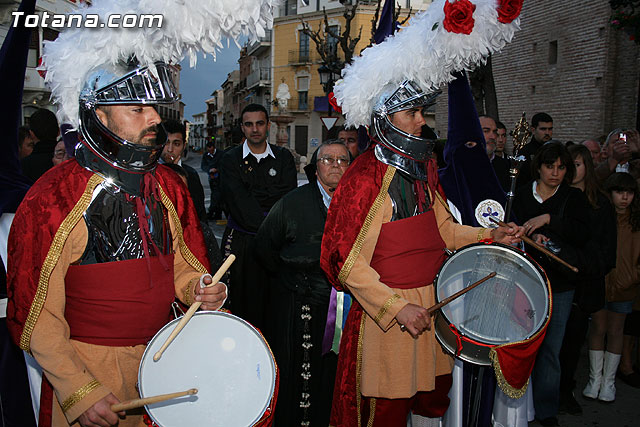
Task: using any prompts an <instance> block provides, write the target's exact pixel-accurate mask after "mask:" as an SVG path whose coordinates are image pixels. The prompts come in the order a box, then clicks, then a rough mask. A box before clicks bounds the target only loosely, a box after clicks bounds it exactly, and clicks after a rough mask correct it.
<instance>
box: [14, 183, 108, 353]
mask: <svg viewBox="0 0 640 427" xmlns="http://www.w3.org/2000/svg"><path fill="white" fill-rule="evenodd" d="M103 180H104V178H102V177H100V176H98V175H95V174H94V175H92V176H91V178H89V181H88V182H87V186H86V187H85V189H84V192H83V193H82V196H81V197H80V199H79V200H78V202H77V203H76V205H75V206H74V207H73V209H71V212H69V214H68V215H67V216H66V218H65V219H64V220H63V221H62V224H60V227H59V228H58V231H56V234H55V236H54V237H53V241H52V243H51V246H50V247H49V251H48V252H47V256H46V257H45V259H44V262H43V263H42V269H41V270H40V278H39V279H38V289H37V290H36V295H35V296H34V298H33V302H32V303H31V308H30V309H29V315H28V316H27V320H26V321H25V323H24V329H23V330H22V335H21V336H20V348H21V349H22V350H24V351H26V352H30V343H31V335H32V334H33V329H34V328H35V326H36V322H37V321H38V317H40V313H41V312H42V308H43V307H44V302H45V300H46V299H47V291H48V288H49V278H50V277H51V273H52V272H53V269H54V268H55V267H56V264H58V260H59V259H60V255H61V254H62V248H64V245H65V243H66V241H67V238H68V237H69V234H70V233H71V230H73V228H74V227H75V226H76V224H77V223H78V221H80V219H81V218H82V214H83V213H84V212H85V211H86V210H87V208H88V207H89V204H90V203H91V199H92V197H93V191H94V190H95V188H96V187H97V186H98V185H99V184H100V183H102V181H103Z"/></svg>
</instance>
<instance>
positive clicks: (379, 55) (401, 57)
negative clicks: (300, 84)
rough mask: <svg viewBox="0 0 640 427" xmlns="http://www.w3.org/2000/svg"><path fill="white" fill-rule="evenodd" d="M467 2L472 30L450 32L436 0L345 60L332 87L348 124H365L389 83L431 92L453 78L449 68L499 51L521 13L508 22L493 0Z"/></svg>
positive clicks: (469, 64) (464, 65)
mask: <svg viewBox="0 0 640 427" xmlns="http://www.w3.org/2000/svg"><path fill="white" fill-rule="evenodd" d="M452 1H453V0H452ZM471 2H472V3H474V4H475V5H476V10H475V11H474V13H473V19H474V20H475V24H474V27H473V31H472V32H471V34H469V35H466V34H457V33H450V32H448V31H447V30H446V29H445V28H444V26H443V23H442V22H443V20H444V16H445V15H444V5H445V3H446V0H436V1H434V2H433V3H432V4H431V5H430V6H429V8H428V9H427V10H426V11H424V12H421V13H419V14H416V15H415V16H414V17H413V18H412V19H411V20H410V21H409V25H408V26H407V27H405V28H404V29H402V30H400V31H399V32H398V33H396V34H395V35H393V36H389V37H387V38H386V39H385V41H384V42H382V43H380V44H378V45H374V46H371V47H369V48H367V49H365V50H364V51H362V53H361V55H360V56H359V57H357V58H355V59H354V60H353V62H352V63H351V64H350V65H347V66H346V67H345V68H344V69H343V70H342V80H340V81H338V83H337V84H336V85H335V87H334V95H335V97H336V100H337V103H338V105H340V107H341V108H342V113H343V114H344V115H345V117H346V125H347V126H356V127H357V126H366V125H369V121H370V119H371V113H372V111H373V107H374V105H375V104H376V102H377V101H378V99H379V98H380V96H381V95H382V94H383V93H384V92H385V91H389V86H391V85H393V86H396V85H398V84H400V83H402V82H403V81H404V80H413V81H415V82H416V83H418V84H419V85H420V87H421V88H422V89H423V90H424V91H425V92H427V93H429V92H432V91H433V90H434V89H437V88H439V87H441V86H442V85H443V84H445V83H448V82H450V81H451V80H453V76H452V73H453V72H455V71H461V70H471V69H473V67H474V66H475V65H476V64H478V63H481V62H484V61H486V58H487V56H488V55H489V54H490V53H494V52H498V51H500V49H502V48H503V47H504V46H505V44H506V43H508V42H510V41H511V39H512V38H513V35H514V33H515V31H516V30H519V29H520V20H519V18H518V19H516V20H514V21H512V22H511V23H509V24H503V23H501V22H499V21H498V12H497V7H498V6H497V0H471ZM436 24H437V25H436Z"/></svg>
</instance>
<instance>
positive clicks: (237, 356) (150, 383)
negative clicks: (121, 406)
mask: <svg viewBox="0 0 640 427" xmlns="http://www.w3.org/2000/svg"><path fill="white" fill-rule="evenodd" d="M178 321H179V319H176V320H174V321H172V322H170V323H169V324H167V325H165V326H164V328H162V329H161V330H160V331H159V332H158V333H157V334H156V336H155V337H153V339H152V340H151V342H150V343H149V345H148V346H147V349H146V350H145V353H144V356H143V358H142V361H141V362H140V370H139V373H138V382H139V384H138V386H139V391H140V396H142V397H148V396H154V395H157V394H164V393H172V392H176V391H183V390H188V389H190V388H197V389H198V394H197V395H195V396H187V397H182V398H178V399H173V400H169V401H166V402H162V403H157V404H153V405H148V406H147V407H146V408H147V412H148V413H149V416H150V417H151V418H152V419H153V421H154V422H156V423H157V424H159V425H160V426H163V427H173V426H225V427H233V426H238V427H240V426H241V427H246V426H251V425H253V424H255V423H257V422H258V421H259V420H260V418H261V417H262V415H263V414H264V413H265V411H266V410H267V408H268V406H269V404H270V402H271V398H272V396H273V392H274V387H275V382H276V371H275V364H274V361H273V358H272V355H271V351H270V350H269V348H268V346H267V344H266V342H265V341H264V338H262V336H261V335H260V333H258V331H257V330H256V329H255V328H253V327H252V326H251V325H249V324H248V323H247V322H245V321H244V320H242V319H240V318H238V317H236V316H233V315H231V314H228V313H222V312H199V313H197V314H196V315H194V316H193V318H191V320H190V321H189V323H188V324H187V325H186V326H185V328H184V329H183V330H182V331H181V332H180V334H178V336H177V337H176V339H175V340H174V341H173V342H172V343H171V345H169V347H168V348H167V350H166V351H165V352H164V354H163V355H162V358H161V359H160V360H159V361H158V362H154V361H153V355H154V354H155V353H156V351H158V350H159V349H160V346H162V344H163V343H164V342H165V340H166V338H167V337H168V336H169V334H170V333H171V331H173V329H174V328H175V326H176V324H177V322H178Z"/></svg>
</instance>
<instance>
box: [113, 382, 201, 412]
mask: <svg viewBox="0 0 640 427" xmlns="http://www.w3.org/2000/svg"><path fill="white" fill-rule="evenodd" d="M197 393H198V389H197V388H192V389H189V390H186V391H178V392H176V393H167V394H159V395H157V396H151V397H145V398H143V399H133V400H129V401H128V402H121V403H116V404H115V405H111V410H112V411H113V412H120V411H128V410H129V409H135V408H140V407H141V406H144V405H151V404H153V403H158V402H164V401H165V400H171V399H176V398H178V397H182V396H192V395H194V394H197Z"/></svg>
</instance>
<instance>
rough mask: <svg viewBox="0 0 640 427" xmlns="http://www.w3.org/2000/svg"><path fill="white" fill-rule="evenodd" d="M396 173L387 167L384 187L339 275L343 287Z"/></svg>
mask: <svg viewBox="0 0 640 427" xmlns="http://www.w3.org/2000/svg"><path fill="white" fill-rule="evenodd" d="M395 172H396V168H394V167H393V166H388V167H387V171H386V172H385V174H384V177H383V178H382V187H380V192H379V193H378V195H377V196H376V198H375V200H374V201H373V205H372V206H371V209H369V212H368V213H367V216H366V218H365V219H364V224H362V228H361V229H360V232H359V233H358V237H356V241H355V243H354V244H353V247H352V248H351V251H350V252H349V255H348V256H347V259H346V260H345V262H344V264H343V265H342V269H341V270H340V273H339V274H338V280H339V281H340V283H342V284H343V285H344V283H345V281H346V280H347V277H349V273H351V269H352V268H353V266H354V264H355V263H356V259H357V258H358V255H360V250H361V249H362V245H363V244H364V239H365V237H366V236H367V233H368V232H369V228H370V227H371V223H372V222H373V218H375V216H376V215H377V213H378V211H379V210H380V208H381V207H382V205H383V204H384V198H385V197H386V196H387V191H388V190H389V185H390V184H391V180H392V179H393V176H394V175H395Z"/></svg>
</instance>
